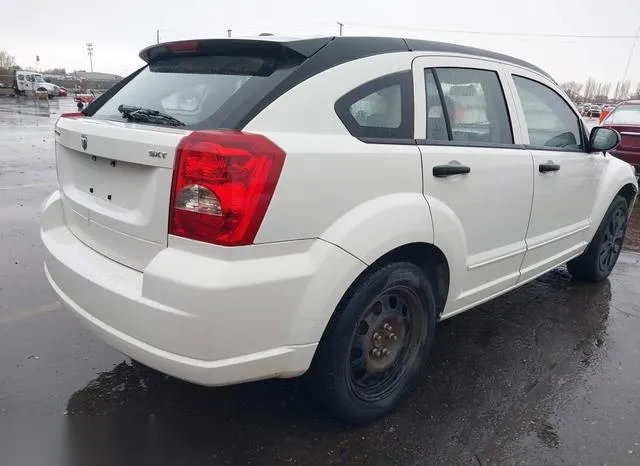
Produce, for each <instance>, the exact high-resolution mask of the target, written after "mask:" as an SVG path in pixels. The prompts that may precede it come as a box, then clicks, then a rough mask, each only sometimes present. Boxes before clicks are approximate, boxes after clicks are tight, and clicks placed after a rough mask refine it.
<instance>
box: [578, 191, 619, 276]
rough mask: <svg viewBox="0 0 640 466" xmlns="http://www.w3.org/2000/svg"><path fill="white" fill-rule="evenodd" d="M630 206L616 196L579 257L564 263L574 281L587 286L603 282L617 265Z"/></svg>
mask: <svg viewBox="0 0 640 466" xmlns="http://www.w3.org/2000/svg"><path fill="white" fill-rule="evenodd" d="M628 219H629V204H628V203H627V200H626V199H625V198H624V197H622V196H616V198H615V199H614V200H613V202H612V203H611V205H610V206H609V209H607V212H606V214H605V215H604V218H603V219H602V222H601V223H600V226H599V227H598V230H597V231H596V234H595V236H594V237H593V239H592V240H591V243H590V244H589V246H588V247H587V249H586V250H585V251H584V252H583V253H582V255H580V256H578V257H576V258H575V259H573V260H571V261H569V262H568V263H567V269H568V270H569V273H570V274H571V275H573V277H574V278H576V279H578V280H583V281H587V282H600V281H602V280H605V279H606V278H607V277H608V276H609V274H610V273H611V271H612V270H613V267H614V266H615V265H616V262H617V260H618V256H620V252H621V251H622V244H623V242H624V236H625V233H626V232H627V222H628Z"/></svg>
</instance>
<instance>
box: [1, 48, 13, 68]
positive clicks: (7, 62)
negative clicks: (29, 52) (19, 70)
mask: <svg viewBox="0 0 640 466" xmlns="http://www.w3.org/2000/svg"><path fill="white" fill-rule="evenodd" d="M14 66H16V57H14V56H13V55H9V54H8V53H7V52H5V51H4V50H0V68H13V67H14Z"/></svg>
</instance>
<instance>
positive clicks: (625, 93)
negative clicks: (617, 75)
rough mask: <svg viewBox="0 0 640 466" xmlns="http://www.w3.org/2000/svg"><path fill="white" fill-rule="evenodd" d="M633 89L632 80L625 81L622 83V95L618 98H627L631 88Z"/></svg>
mask: <svg viewBox="0 0 640 466" xmlns="http://www.w3.org/2000/svg"><path fill="white" fill-rule="evenodd" d="M630 89H631V81H628V80H627V81H624V82H623V83H622V84H621V85H620V97H619V99H618V100H625V99H627V98H628V97H629V90H630Z"/></svg>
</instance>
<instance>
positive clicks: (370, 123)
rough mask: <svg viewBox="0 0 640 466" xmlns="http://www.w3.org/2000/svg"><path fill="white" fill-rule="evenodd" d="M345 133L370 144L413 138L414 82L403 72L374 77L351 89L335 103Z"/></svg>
mask: <svg viewBox="0 0 640 466" xmlns="http://www.w3.org/2000/svg"><path fill="white" fill-rule="evenodd" d="M335 111H336V114H337V115H338V117H339V118H340V120H341V121H342V123H343V124H344V125H345V127H346V128H347V130H348V131H349V132H350V133H351V134H352V135H353V136H355V137H357V138H360V139H363V140H365V142H369V141H367V139H372V140H373V141H370V142H384V140H385V139H386V140H389V142H393V140H397V139H406V140H410V139H412V138H413V80H412V78H411V72H410V71H405V72H400V73H394V74H391V75H387V76H383V77H380V78H377V79H375V80H373V81H369V82H367V83H365V84H362V85H361V86H359V87H357V88H355V89H353V90H352V91H350V92H349V93H347V94H346V95H344V96H342V97H341V98H340V99H338V101H337V102H336V104H335Z"/></svg>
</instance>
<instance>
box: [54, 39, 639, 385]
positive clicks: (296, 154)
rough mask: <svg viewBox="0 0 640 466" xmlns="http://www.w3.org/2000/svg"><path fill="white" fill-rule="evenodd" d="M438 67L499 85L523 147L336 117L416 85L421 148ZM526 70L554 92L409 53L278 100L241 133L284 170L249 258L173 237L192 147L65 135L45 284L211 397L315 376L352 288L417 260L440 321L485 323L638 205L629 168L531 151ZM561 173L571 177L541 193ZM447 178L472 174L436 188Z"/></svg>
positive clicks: (327, 76) (98, 129)
mask: <svg viewBox="0 0 640 466" xmlns="http://www.w3.org/2000/svg"><path fill="white" fill-rule="evenodd" d="M263 40H269V39H266V38H265V39H263ZM438 66H453V67H476V68H481V69H482V68H484V69H489V70H494V71H496V72H497V73H498V75H499V77H500V80H501V84H502V87H503V90H504V92H505V97H506V102H507V107H508V109H509V112H510V117H511V124H512V130H513V135H514V144H515V145H514V147H500V148H490V147H479V146H467V147H462V146H456V145H434V144H426V143H421V144H413V143H412V142H411V140H409V141H408V142H407V141H405V142H404V143H403V144H400V143H397V144H393V143H389V142H388V141H387V142H385V141H381V142H380V143H378V142H376V141H369V142H363V141H361V140H359V139H357V138H355V137H354V136H352V135H351V134H350V133H349V132H348V131H347V129H346V128H345V126H344V124H343V123H342V121H341V120H340V118H339V117H338V116H337V114H336V111H335V109H334V105H335V102H336V100H337V99H339V98H340V97H341V96H343V95H345V94H346V93H348V92H349V91H351V90H352V89H354V88H355V87H358V86H359V85H361V84H363V83H366V82H368V81H371V80H373V79H375V78H378V77H380V76H383V75H387V74H391V73H395V72H399V71H412V73H413V80H414V84H413V86H414V88H413V90H414V101H415V103H416V106H415V109H414V131H413V137H414V139H416V140H423V139H424V138H425V137H426V134H425V123H426V118H425V114H426V113H425V111H424V105H425V91H424V74H423V70H424V68H425V67H438ZM514 70H517V72H518V74H523V75H525V76H530V77H533V78H534V79H536V80H538V81H540V82H544V83H547V84H548V85H550V86H552V87H553V88H554V89H557V86H555V84H553V83H551V82H550V81H548V79H547V78H546V77H544V76H542V75H541V74H538V73H536V72H534V71H530V70H526V69H524V68H521V67H519V66H515V65H510V64H507V63H503V62H502V61H499V60H489V59H478V58H475V57H471V56H463V55H459V54H449V53H424V52H408V51H407V52H398V53H387V54H382V55H373V56H368V57H366V58H360V59H355V60H352V61H347V62H345V63H342V64H339V65H337V66H334V67H332V68H329V69H327V70H325V71H322V72H320V73H318V74H316V75H314V76H312V77H310V78H308V79H306V80H304V81H302V82H300V83H299V84H297V85H296V86H295V87H293V88H291V89H290V90H288V91H287V92H285V93H283V94H282V95H280V96H278V97H277V98H276V99H275V100H273V101H272V102H270V103H269V105H268V106H266V108H264V109H263V110H261V111H260V112H259V113H258V114H257V115H256V116H255V117H253V118H252V119H251V120H250V122H249V123H248V124H247V125H246V126H245V127H244V128H243V131H246V132H251V133H258V134H262V135H264V136H266V137H267V138H269V139H270V140H271V141H273V142H274V143H275V144H277V145H278V146H279V147H281V148H282V149H283V150H284V152H285V153H286V158H285V164H284V167H283V170H282V173H281V175H280V178H279V180H278V183H277V185H276V188H275V192H274V195H273V198H272V199H271V202H270V204H269V208H268V210H267V212H266V215H265V217H264V219H263V221H262V223H261V225H260V228H259V230H258V233H257V235H256V237H255V240H254V244H252V245H250V246H241V247H223V246H217V245H213V244H208V243H204V242H199V241H193V240H189V239H185V238H181V237H177V236H172V235H169V234H168V218H169V207H170V206H169V203H170V195H171V183H172V177H173V165H174V160H175V152H176V148H177V147H178V144H179V143H180V141H181V140H182V138H183V137H185V136H186V135H188V134H189V133H190V131H188V130H182V129H175V128H168V127H159V126H151V125H140V124H133V123H124V122H113V121H106V120H99V119H91V118H88V119H73V118H71V119H69V118H62V119H60V120H59V122H58V124H57V127H56V156H57V167H58V179H59V185H60V187H59V190H58V191H56V192H55V193H54V194H52V195H51V197H50V198H49V199H48V200H47V201H46V202H45V204H44V205H43V211H44V214H43V218H42V230H41V237H42V241H43V243H44V245H45V249H46V258H45V270H46V274H47V277H48V279H49V281H50V282H51V284H52V286H53V288H54V290H55V291H56V292H57V293H58V295H59V297H60V300H61V302H62V303H63V304H64V305H65V306H66V307H68V308H69V309H70V310H71V311H73V312H74V313H75V314H76V315H77V316H79V317H80V318H81V320H82V321H83V322H84V323H85V324H86V325H87V326H89V327H90V328H92V329H93V330H94V331H95V332H96V333H98V334H99V335H101V336H102V337H103V338H104V339H105V340H107V341H108V342H109V343H110V344H112V345H113V346H114V347H116V348H118V349H120V350H121V351H123V352H124V353H126V354H128V355H130V356H131V357H133V358H135V359H138V360H140V361H141V362H143V363H145V364H147V365H149V366H151V367H155V368H157V369H159V370H161V371H163V372H166V373H169V374H172V375H174V376H176V377H180V378H183V379H186V380H190V381H193V382H197V383H201V384H206V385H226V384H231V383H237V382H243V381H248V380H256V379H262V378H269V377H293V376H297V375H300V374H302V373H304V372H305V371H306V370H307V369H308V367H309V365H310V363H311V360H312V358H313V355H314V353H315V349H316V347H317V345H318V343H319V342H320V340H321V338H322V335H323V332H324V331H325V328H326V326H327V323H328V322H329V319H330V318H331V316H332V314H333V312H334V310H335V309H336V307H337V305H338V303H339V302H340V300H341V299H342V297H343V296H344V295H345V293H346V292H347V291H348V290H349V288H350V287H351V286H352V284H353V283H354V282H356V280H357V279H358V277H359V276H361V274H362V273H363V272H364V271H366V270H367V267H368V266H370V265H371V264H373V263H375V262H376V261H377V260H378V259H380V258H381V257H383V256H385V254H387V253H389V252H390V251H393V250H394V249H396V248H398V247H401V246H404V245H407V244H412V243H421V244H425V245H430V246H433V247H434V248H437V249H439V250H440V251H441V252H442V254H443V255H444V257H445V258H446V260H447V265H448V269H449V288H448V290H445V291H446V292H447V293H446V294H447V300H446V303H445V305H444V310H443V312H442V314H441V316H440V317H441V318H447V317H450V316H452V315H455V314H457V313H459V312H462V311H464V310H465V309H469V308H471V307H473V306H476V305H477V304H479V303H482V302H484V301H487V300H489V299H491V298H493V297H495V296H497V295H500V294H502V293H504V292H506V291H508V290H510V289H513V288H515V287H517V286H519V285H521V284H522V283H525V282H526V281H529V280H532V279H533V278H535V277H536V276H539V275H540V274H542V273H544V272H546V271H547V270H549V269H551V268H553V267H556V266H557V265H559V264H562V263H563V262H566V261H567V260H568V259H570V258H572V257H575V256H576V255H578V254H580V252H582V251H583V250H584V248H585V247H586V245H587V244H588V243H589V241H590V240H591V238H592V237H593V235H594V234H595V230H596V228H597V227H598V225H599V224H600V222H601V219H602V217H603V215H604V213H605V211H606V209H607V208H608V206H609V205H610V203H611V201H612V200H613V198H614V197H615V195H616V193H618V192H619V191H620V189H622V188H623V187H624V186H626V185H631V186H633V188H634V189H635V191H636V192H637V182H636V180H635V177H634V176H633V170H632V168H631V167H630V166H629V165H628V164H625V163H624V162H622V161H620V160H618V159H615V158H613V157H610V156H606V157H605V156H604V155H601V154H587V153H581V154H576V153H571V154H565V153H562V152H558V151H555V152H554V153H553V157H551V156H549V155H548V151H534V150H529V149H527V148H525V146H526V144H528V142H529V141H528V135H527V127H526V122H525V121H524V116H523V112H522V108H521V104H520V102H519V100H518V97H517V92H516V91H515V89H514V87H513V83H512V82H511V81H510V77H509V76H510V73H511V72H515V71H514ZM82 136H85V137H86V142H87V145H86V148H83V146H82ZM149 151H154V152H159V153H166V155H165V156H160V157H152V156H149ZM549 152H550V151H549ZM94 158H95V160H94ZM550 158H551V159H553V160H555V159H558V161H559V160H560V158H562V162H559V163H561V164H562V169H563V170H561V171H560V172H557V173H554V174H551V176H548V175H549V174H547V176H545V177H543V176H541V174H540V173H539V172H538V165H539V163H544V162H546V161H547V160H548V159H550ZM451 160H456V161H458V162H460V163H462V164H466V165H469V166H471V167H472V172H471V173H470V174H469V176H464V175H456V176H453V177H449V178H440V179H437V178H434V177H433V176H432V172H431V170H432V168H433V166H434V165H440V164H447V163H448V162H450V161H451ZM565 168H566V170H565ZM496 185H500V186H503V187H504V188H503V189H502V190H499V191H498V190H495V189H491V188H492V187H494V186H496ZM91 189H93V192H91V191H90V190H91ZM109 194H111V196H112V198H111V199H106V198H105V196H107V195H109Z"/></svg>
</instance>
